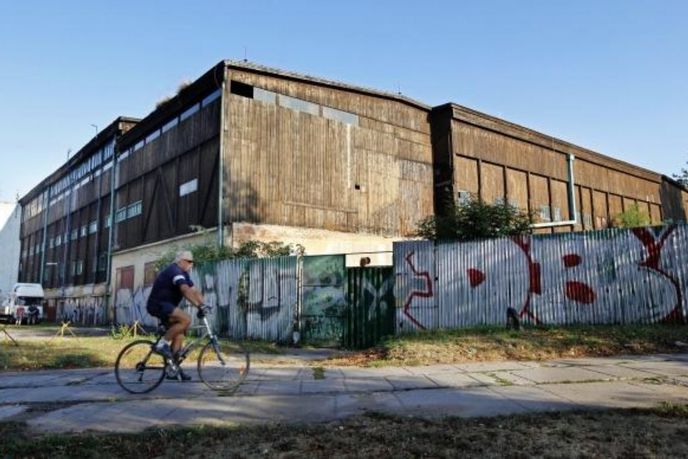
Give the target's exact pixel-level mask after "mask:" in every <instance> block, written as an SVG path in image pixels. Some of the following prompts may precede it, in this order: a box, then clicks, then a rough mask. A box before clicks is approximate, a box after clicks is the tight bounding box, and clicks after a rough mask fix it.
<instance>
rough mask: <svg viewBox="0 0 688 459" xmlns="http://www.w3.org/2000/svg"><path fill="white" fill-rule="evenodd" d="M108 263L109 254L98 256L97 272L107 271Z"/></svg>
mask: <svg viewBox="0 0 688 459" xmlns="http://www.w3.org/2000/svg"><path fill="white" fill-rule="evenodd" d="M107 262H108V254H107V253H101V254H100V255H99V256H98V268H97V270H98V271H99V272H103V271H105V270H106V269H107Z"/></svg>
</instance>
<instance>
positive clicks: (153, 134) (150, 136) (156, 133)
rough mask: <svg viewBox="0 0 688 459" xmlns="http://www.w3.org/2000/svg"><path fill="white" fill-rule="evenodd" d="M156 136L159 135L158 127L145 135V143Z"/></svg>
mask: <svg viewBox="0 0 688 459" xmlns="http://www.w3.org/2000/svg"><path fill="white" fill-rule="evenodd" d="M158 137H160V129H156V130H155V131H153V132H151V133H150V134H148V137H146V143H151V142H152V141H154V140H155V139H157V138H158Z"/></svg>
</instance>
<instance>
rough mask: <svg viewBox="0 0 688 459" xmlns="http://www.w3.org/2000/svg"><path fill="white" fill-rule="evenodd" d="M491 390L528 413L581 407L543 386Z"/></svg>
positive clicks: (501, 387) (503, 387) (502, 387)
mask: <svg viewBox="0 0 688 459" xmlns="http://www.w3.org/2000/svg"><path fill="white" fill-rule="evenodd" d="M490 390H492V391H493V392H495V393H497V394H499V395H501V396H502V397H504V398H506V399H507V400H510V401H511V402H514V403H516V404H518V405H520V406H522V407H523V408H525V409H526V410H528V411H533V412H535V411H564V410H571V409H578V408H580V405H578V404H577V403H574V402H572V401H570V400H567V399H564V398H561V397H559V396H557V395H555V394H553V393H552V392H548V391H546V390H545V389H544V388H543V386H492V387H490Z"/></svg>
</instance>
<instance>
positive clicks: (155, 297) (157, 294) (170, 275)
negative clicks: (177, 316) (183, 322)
mask: <svg viewBox="0 0 688 459" xmlns="http://www.w3.org/2000/svg"><path fill="white" fill-rule="evenodd" d="M182 284H186V285H188V286H189V287H193V285H194V284H193V282H192V281H191V277H189V273H187V272H185V271H183V270H182V268H180V267H179V265H177V263H172V264H171V265H169V266H168V267H167V268H165V269H163V270H162V271H161V272H160V274H158V277H157V278H156V279H155V282H154V283H153V289H152V290H151V292H150V296H149V297H148V304H151V303H156V304H160V303H172V304H173V305H175V306H177V305H179V303H180V302H181V301H182V298H184V295H182V291H181V289H180V288H179V286H180V285H182Z"/></svg>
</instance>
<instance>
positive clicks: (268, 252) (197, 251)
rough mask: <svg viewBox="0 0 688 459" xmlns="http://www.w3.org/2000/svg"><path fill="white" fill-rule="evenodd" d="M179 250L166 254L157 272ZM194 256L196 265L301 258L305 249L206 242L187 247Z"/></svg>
mask: <svg viewBox="0 0 688 459" xmlns="http://www.w3.org/2000/svg"><path fill="white" fill-rule="evenodd" d="M177 250H179V248H177V249H173V250H170V251H168V252H166V253H165V254H164V255H163V256H162V257H161V258H160V259H159V260H158V261H157V262H156V264H155V267H156V270H158V271H159V270H160V269H162V268H164V267H165V266H167V265H169V264H170V263H172V262H173V261H174V257H175V255H176V253H177ZM185 250H190V251H191V253H193V256H194V262H195V263H203V262H207V261H217V260H227V259H233V258H270V257H286V256H294V255H297V256H300V255H303V253H304V250H305V249H304V247H303V246H302V245H300V244H285V243H283V242H277V241H271V242H260V241H246V242H244V243H243V244H241V245H240V246H239V247H238V248H236V249H234V248H232V247H227V246H220V245H218V244H217V243H215V242H205V243H201V244H195V245H192V246H190V247H186V248H185Z"/></svg>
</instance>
